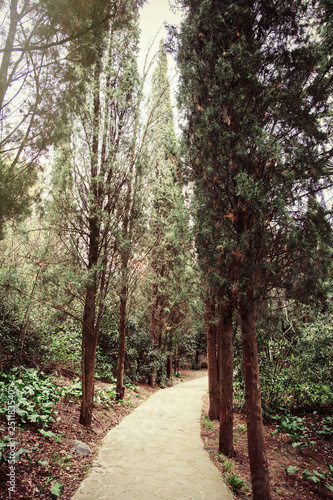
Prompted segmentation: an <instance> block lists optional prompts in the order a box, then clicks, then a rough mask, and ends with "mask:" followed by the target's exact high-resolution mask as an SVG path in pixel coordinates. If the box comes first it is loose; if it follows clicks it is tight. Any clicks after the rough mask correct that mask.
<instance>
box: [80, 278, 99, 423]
mask: <svg viewBox="0 0 333 500" xmlns="http://www.w3.org/2000/svg"><path fill="white" fill-rule="evenodd" d="M95 307H96V286H94V284H93V285H88V286H87V289H86V300H85V304H84V312H83V327H82V402H81V412H80V424H82V425H85V426H87V427H90V426H91V420H92V411H93V401H94V364H95V356H96V347H97V340H98V334H97V332H96V331H95Z"/></svg>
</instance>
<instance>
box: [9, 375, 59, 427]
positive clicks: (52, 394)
mask: <svg viewBox="0 0 333 500" xmlns="http://www.w3.org/2000/svg"><path fill="white" fill-rule="evenodd" d="M9 389H11V390H12V391H13V393H14V395H13V403H14V404H15V415H16V416H17V418H18V420H19V421H21V422H22V423H27V422H30V423H32V424H35V425H36V426H37V427H40V426H45V427H47V425H48V424H49V423H50V422H53V415H54V413H55V412H54V410H53V406H54V404H55V403H56V402H57V401H58V400H59V395H58V391H57V386H56V385H55V383H54V382H53V381H52V380H51V376H50V375H46V374H45V373H43V372H41V371H37V370H35V369H32V368H24V367H20V368H18V367H14V368H12V370H11V371H10V372H9V373H7V374H1V380H0V415H1V414H3V415H4V416H7V415H6V413H7V405H6V402H7V400H8V390H9Z"/></svg>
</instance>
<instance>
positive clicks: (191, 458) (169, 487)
mask: <svg viewBox="0 0 333 500" xmlns="http://www.w3.org/2000/svg"><path fill="white" fill-rule="evenodd" d="M207 389H208V378H207V377H206V376H205V377H202V378H198V379H195V380H192V381H190V382H185V383H179V384H178V385H175V386H174V387H170V388H168V389H163V390H160V391H157V392H155V393H154V394H153V395H152V396H151V397H150V398H149V399H148V400H147V401H146V402H144V403H143V404H142V405H140V406H139V407H138V408H136V409H135V410H134V411H133V412H132V413H131V414H130V415H128V416H127V417H125V418H124V419H123V420H122V421H121V423H120V424H119V425H118V426H117V427H114V428H113V429H111V430H110V431H109V432H108V434H107V435H106V437H105V438H104V440H103V442H102V444H101V448H100V451H99V454H98V456H97V458H96V460H95V461H94V463H93V467H92V469H91V471H90V473H89V475H88V476H87V477H86V479H84V481H83V482H82V483H81V486H80V487H79V489H78V490H77V492H76V493H75V495H74V496H73V497H72V500H97V499H98V500H109V499H116V500H136V499H140V500H158V499H170V500H171V499H173V500H187V499H188V500H190V499H194V500H196V499H198V500H201V499H207V500H208V499H209V500H231V499H232V498H233V496H232V494H231V492H230V490H229V489H228V488H227V486H226V485H225V484H224V482H223V480H222V477H221V473H220V472H219V471H218V470H217V468H216V467H215V466H214V465H213V463H212V462H211V461H210V459H209V455H208V453H207V452H206V451H205V450H204V447H203V443H202V440H201V437H200V415H201V407H202V397H203V396H204V394H205V393H206V392H207Z"/></svg>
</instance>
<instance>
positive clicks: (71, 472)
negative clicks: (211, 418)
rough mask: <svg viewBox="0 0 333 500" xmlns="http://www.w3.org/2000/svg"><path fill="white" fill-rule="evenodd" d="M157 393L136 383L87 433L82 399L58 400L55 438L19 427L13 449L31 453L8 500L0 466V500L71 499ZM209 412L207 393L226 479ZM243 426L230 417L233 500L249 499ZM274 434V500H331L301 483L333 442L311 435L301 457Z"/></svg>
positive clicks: (98, 409)
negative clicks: (237, 480) (109, 440)
mask: <svg viewBox="0 0 333 500" xmlns="http://www.w3.org/2000/svg"><path fill="white" fill-rule="evenodd" d="M206 373H207V370H203V371H190V370H187V371H186V370H183V371H182V372H181V374H182V377H181V378H180V379H178V378H174V379H173V383H174V384H177V383H183V382H186V381H189V380H191V379H194V378H197V377H201V376H203V375H205V374H206ZM56 383H57V385H70V384H71V380H69V379H65V378H58V379H56ZM96 385H97V387H98V388H107V387H108V384H104V383H102V382H98V383H97V384H96ZM156 390H159V389H152V388H151V387H150V386H148V385H147V384H137V385H136V387H135V388H133V389H131V390H127V392H126V394H125V400H124V402H123V403H117V402H115V401H114V402H113V403H112V405H111V406H110V407H105V406H103V404H98V405H96V406H95V409H94V414H93V425H92V428H91V429H86V428H85V427H83V426H82V425H80V424H79V414H80V401H79V400H78V399H75V398H72V399H68V400H67V401H66V402H64V401H63V400H61V401H60V402H59V403H58V404H57V405H56V406H55V410H56V411H57V412H58V415H57V417H60V420H59V421H55V422H54V423H53V424H52V426H50V427H49V428H48V429H47V430H50V431H51V432H52V433H54V434H56V435H57V437H47V438H44V437H42V436H41V434H40V433H39V432H38V431H37V429H36V428H35V427H33V426H27V425H24V426H22V427H21V428H20V429H17V430H16V435H15V438H16V440H17V442H18V445H17V449H18V448H20V447H23V448H24V449H26V450H28V451H29V453H26V454H24V455H23V456H22V457H21V458H20V460H19V461H18V462H17V463H16V464H15V483H16V492H15V494H11V496H10V494H9V492H8V485H7V480H8V472H9V469H8V466H7V465H6V466H5V465H4V463H2V464H1V463H0V498H1V499H3V500H5V499H8V498H12V499H29V500H30V499H31V500H34V499H41V500H51V499H54V498H56V496H54V495H52V494H51V491H50V490H51V488H52V487H54V486H55V485H56V484H58V485H61V486H60V491H61V499H64V500H69V499H70V498H71V497H72V495H73V494H74V492H75V491H76V490H77V488H78V486H79V485H80V483H81V481H82V479H83V478H84V477H85V475H86V473H87V472H88V471H89V469H90V467H91V464H92V462H93V460H94V458H95V457H96V455H97V452H98V446H99V444H100V442H101V440H102V439H103V437H104V436H105V435H106V433H107V432H108V431H109V430H110V429H111V428H113V427H114V426H116V425H117V424H118V423H119V422H120V421H121V420H122V419H123V418H124V417H125V416H126V415H128V414H129V413H131V412H132V411H133V410H134V409H135V408H136V407H137V406H139V405H140V404H142V403H143V402H144V401H145V400H146V399H147V398H148V397H149V396H150V395H151V394H152V393H153V392H155V391H156ZM207 414H208V395H207V396H205V398H204V401H203V412H202V419H201V428H202V439H203V442H204V445H205V448H206V449H207V451H208V452H209V454H210V458H211V460H212V461H213V462H214V463H215V465H216V466H217V467H218V468H219V469H220V470H221V473H222V474H223V475H224V477H226V473H225V464H224V465H223V464H222V463H221V462H220V461H219V460H218V458H217V457H218V432H219V429H218V426H219V424H218V422H213V423H212V424H209V425H208V426H209V427H212V428H210V429H209V428H207V420H206V418H205V416H206V415H207ZM245 423H246V421H245V416H244V415H242V414H241V413H235V414H234V433H235V435H234V447H235V456H234V457H233V458H232V471H233V472H234V473H235V474H236V475H237V476H239V477H241V478H244V479H245V481H246V485H247V486H246V487H245V488H243V489H242V490H241V491H240V492H239V493H238V494H237V495H235V498H237V499H239V500H240V499H251V498H252V495H251V488H250V469H249V461H248V458H247V442H246V431H245ZM0 427H1V428H0V441H1V439H2V438H3V437H4V433H5V424H4V423H1V422H0ZM273 430H274V427H273V426H270V425H266V426H265V431H266V444H267V452H268V460H269V469H270V477H271V485H272V491H273V499H274V500H277V499H280V500H286V499H288V498H293V500H311V499H314V500H317V499H318V500H319V499H323V498H327V499H328V498H333V496H332V495H331V494H330V493H329V491H328V490H327V489H326V488H322V489H321V491H318V489H317V488H316V487H315V485H314V484H311V482H309V481H306V480H303V479H302V471H303V470H304V469H308V470H313V469H316V470H325V469H326V470H327V464H328V463H331V464H332V458H333V445H332V443H331V442H328V441H325V440H319V439H317V437H316V436H315V435H314V436H311V440H315V441H316V445H315V446H314V449H311V448H309V449H307V448H306V449H305V450H303V451H302V452H301V453H300V452H299V451H298V450H296V449H295V448H293V447H292V446H291V442H290V439H289V438H288V436H287V435H284V434H280V433H278V434H275V435H274V436H272V435H271V432H272V431H273ZM74 440H80V441H83V442H84V443H86V444H87V445H89V447H90V449H91V451H92V454H91V455H87V456H79V455H78V454H76V453H74V452H73V446H74V445H73V441H74ZM290 465H293V466H295V467H297V468H298V469H299V473H298V474H297V475H295V474H289V475H288V476H287V475H286V472H285V467H288V466H290Z"/></svg>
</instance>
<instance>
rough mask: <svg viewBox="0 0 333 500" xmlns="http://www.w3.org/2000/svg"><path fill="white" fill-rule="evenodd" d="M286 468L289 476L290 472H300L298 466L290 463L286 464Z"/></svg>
mask: <svg viewBox="0 0 333 500" xmlns="http://www.w3.org/2000/svg"><path fill="white" fill-rule="evenodd" d="M284 468H285V470H286V474H287V476H288V475H289V474H297V473H298V471H299V469H297V468H296V467H294V466H293V465H289V467H286V466H285V467H284Z"/></svg>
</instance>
